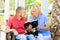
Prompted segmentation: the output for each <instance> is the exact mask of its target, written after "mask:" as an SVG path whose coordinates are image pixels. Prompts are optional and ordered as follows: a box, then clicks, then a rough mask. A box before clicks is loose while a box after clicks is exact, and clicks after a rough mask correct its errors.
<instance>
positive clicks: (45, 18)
mask: <svg viewBox="0 0 60 40" xmlns="http://www.w3.org/2000/svg"><path fill="white" fill-rule="evenodd" d="M44 23H45V24H47V23H48V17H47V16H45V17H44Z"/></svg>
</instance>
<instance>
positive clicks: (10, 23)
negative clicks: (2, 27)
mask: <svg viewBox="0 0 60 40" xmlns="http://www.w3.org/2000/svg"><path fill="white" fill-rule="evenodd" d="M6 26H9V27H10V28H11V26H12V20H11V18H9V19H8V22H7V24H6Z"/></svg>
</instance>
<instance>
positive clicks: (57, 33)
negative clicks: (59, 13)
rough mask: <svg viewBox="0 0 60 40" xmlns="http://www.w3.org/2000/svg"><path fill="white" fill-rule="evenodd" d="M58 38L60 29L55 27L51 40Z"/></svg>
mask: <svg viewBox="0 0 60 40" xmlns="http://www.w3.org/2000/svg"><path fill="white" fill-rule="evenodd" d="M59 37H60V27H59V25H56V29H55V31H54V37H53V40H58V39H59Z"/></svg>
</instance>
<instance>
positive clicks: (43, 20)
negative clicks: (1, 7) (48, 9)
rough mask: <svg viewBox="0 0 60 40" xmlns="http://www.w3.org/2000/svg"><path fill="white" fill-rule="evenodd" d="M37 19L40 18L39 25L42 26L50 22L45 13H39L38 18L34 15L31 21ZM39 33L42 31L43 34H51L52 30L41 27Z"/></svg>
mask: <svg viewBox="0 0 60 40" xmlns="http://www.w3.org/2000/svg"><path fill="white" fill-rule="evenodd" d="M35 20H38V26H42V27H46V26H45V25H46V23H47V22H48V18H47V17H46V16H45V15H43V14H41V15H39V17H38V18H36V17H32V18H31V20H30V21H35ZM39 33H41V34H42V35H43V36H48V35H50V31H49V30H44V29H40V30H39Z"/></svg>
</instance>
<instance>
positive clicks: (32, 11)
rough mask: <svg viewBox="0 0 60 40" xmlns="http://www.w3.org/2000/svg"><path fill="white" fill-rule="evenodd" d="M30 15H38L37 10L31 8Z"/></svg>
mask: <svg viewBox="0 0 60 40" xmlns="http://www.w3.org/2000/svg"><path fill="white" fill-rule="evenodd" d="M31 15H32V16H37V15H38V10H37V9H36V8H31Z"/></svg>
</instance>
